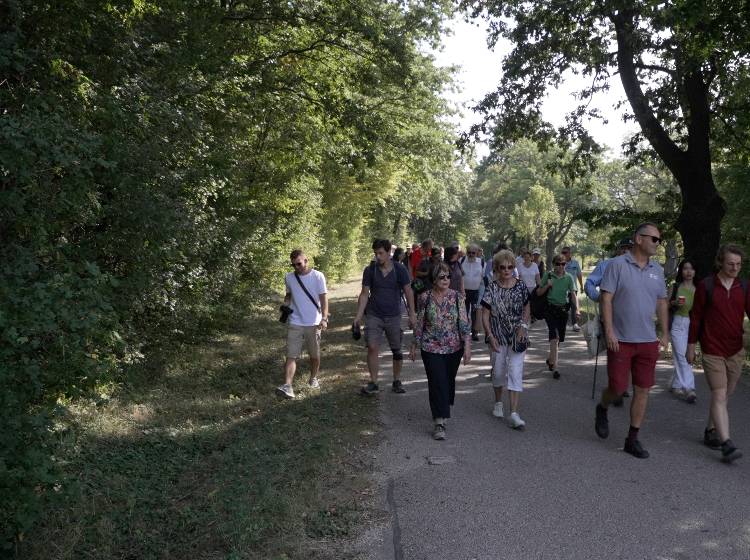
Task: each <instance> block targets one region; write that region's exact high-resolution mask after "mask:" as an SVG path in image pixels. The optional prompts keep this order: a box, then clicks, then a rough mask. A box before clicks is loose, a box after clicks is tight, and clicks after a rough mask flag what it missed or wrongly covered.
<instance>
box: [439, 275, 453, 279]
mask: <svg viewBox="0 0 750 560" xmlns="http://www.w3.org/2000/svg"><path fill="white" fill-rule="evenodd" d="M437 279H438V280H450V279H451V275H450V274H438V277H437Z"/></svg>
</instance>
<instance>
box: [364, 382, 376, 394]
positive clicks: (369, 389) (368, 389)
mask: <svg viewBox="0 0 750 560" xmlns="http://www.w3.org/2000/svg"><path fill="white" fill-rule="evenodd" d="M378 391H380V388H379V387H378V384H377V383H373V382H372V381H370V382H369V383H368V384H367V385H365V386H364V387H362V394H363V395H367V396H370V395H374V394H375V393H377V392H378Z"/></svg>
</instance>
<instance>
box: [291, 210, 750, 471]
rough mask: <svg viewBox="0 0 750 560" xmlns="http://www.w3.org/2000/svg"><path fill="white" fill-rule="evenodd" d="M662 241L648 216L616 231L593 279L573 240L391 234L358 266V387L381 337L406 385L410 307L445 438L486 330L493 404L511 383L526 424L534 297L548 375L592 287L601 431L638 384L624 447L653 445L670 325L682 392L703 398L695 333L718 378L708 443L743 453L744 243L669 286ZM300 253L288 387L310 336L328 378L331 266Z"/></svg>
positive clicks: (687, 269)
mask: <svg viewBox="0 0 750 560" xmlns="http://www.w3.org/2000/svg"><path fill="white" fill-rule="evenodd" d="M660 242H661V238H660V233H659V229H658V227H657V226H656V225H655V224H652V223H644V224H640V225H639V226H638V227H637V228H636V229H635V230H634V232H633V238H632V239H624V240H622V241H621V242H620V243H619V244H618V247H617V253H616V256H615V257H613V258H611V259H608V260H605V261H602V262H600V263H599V264H598V265H597V267H596V268H595V269H594V271H593V272H592V273H591V275H590V276H589V277H588V279H587V281H586V285H585V287H584V283H583V275H582V271H581V267H580V264H579V263H578V262H577V261H576V260H575V259H573V258H572V257H571V250H570V247H564V248H563V250H562V251H561V252H560V253H559V254H557V255H555V256H554V258H553V259H552V263H551V266H550V267H549V269H548V270H546V271H545V270H544V262H543V261H542V260H541V251H540V250H539V249H534V250H532V251H528V250H527V249H522V250H521V251H520V252H519V254H518V256H516V255H514V253H513V252H512V251H510V250H509V249H508V248H507V246H505V245H504V244H499V245H498V246H497V247H496V248H495V250H494V251H493V255H492V258H491V259H490V260H489V261H487V262H486V261H485V259H484V255H483V254H482V251H481V249H480V248H479V247H478V246H477V245H474V244H472V245H469V247H468V248H467V250H466V252H465V253H464V252H462V251H461V250H460V246H459V245H458V243H453V244H451V245H449V246H448V247H446V248H445V249H444V250H438V249H437V248H435V247H434V244H433V243H432V241H431V240H429V239H428V240H426V241H424V242H423V243H421V244H420V245H415V246H412V247H411V248H409V249H408V250H407V251H399V250H395V251H394V250H393V248H392V247H391V243H390V242H389V241H388V240H385V239H378V240H375V242H374V243H373V245H372V249H373V253H374V259H373V261H372V262H371V263H370V264H369V265H368V266H367V267H365V269H364V271H363V274H362V289H361V292H360V294H359V298H358V303H357V311H356V314H355V317H354V321H353V324H352V335H353V337H354V338H355V339H359V338H360V336H361V333H362V327H364V338H365V343H366V346H367V367H368V371H369V381H368V383H367V384H366V385H365V386H364V387H362V389H361V392H362V394H363V395H374V394H376V393H378V392H379V390H380V387H379V384H378V375H379V354H380V347H381V345H382V343H383V339H385V340H386V341H387V343H388V346H389V348H390V350H391V354H392V360H393V368H392V371H393V380H392V383H391V389H392V391H393V392H394V393H398V394H403V393H405V392H406V389H405V388H404V386H403V384H402V382H401V379H400V374H401V366H402V363H403V359H404V355H403V353H402V347H403V335H404V331H403V329H402V316H403V315H404V312H405V313H406V315H407V316H408V325H409V327H410V328H412V329H413V332H414V337H413V341H412V344H411V347H410V351H409V357H410V358H411V360H415V359H416V356H417V352H419V355H420V357H421V360H422V363H423V365H424V368H425V373H426V377H427V385H428V395H429V405H430V411H431V414H432V418H433V437H434V438H435V439H438V440H442V439H445V438H446V426H447V420H448V419H449V418H450V417H451V407H452V406H453V404H454V401H455V393H456V376H457V372H458V369H459V366H460V364H461V361H463V362H464V364H468V363H470V361H471V358H472V343H476V342H478V341H479V331H480V329H481V331H483V332H484V334H485V343H486V344H487V345H488V349H489V351H490V357H491V366H492V369H491V380H492V386H493V390H494V396H495V403H494V406H493V409H492V414H493V415H494V416H496V417H498V418H505V417H506V408H505V404H504V392H507V394H508V397H507V405H508V409H509V414H508V415H507V423H508V425H509V426H510V427H511V428H514V429H523V428H524V427H525V425H526V422H525V420H523V419H522V418H521V416H520V412H519V407H520V395H521V393H522V392H523V369H524V360H525V356H526V352H527V348H528V346H529V343H530V342H529V334H528V331H529V325H530V324H531V322H532V321H533V320H534V317H533V316H532V305H535V306H538V303H539V302H540V301H542V302H543V303H544V305H543V307H544V313H543V317H544V320H545V322H546V324H547V331H548V340H549V351H548V354H547V358H546V364H547V367H548V368H549V371H550V372H551V373H552V378H553V379H560V373H559V369H558V367H559V345H560V344H561V343H562V342H564V340H565V334H566V328H567V324H568V321H569V320H570V322H571V324H572V325H573V329H574V330H576V331H578V330H580V326H579V324H578V323H579V320H580V306H579V304H578V292H579V290H581V291H584V290H585V292H586V294H587V295H588V297H589V299H591V300H593V301H595V302H597V303H598V304H599V305H600V313H601V326H602V331H603V333H604V334H603V338H604V343H605V344H606V348H607V373H608V384H607V387H606V388H605V389H604V391H603V392H602V395H601V399H600V401H599V403H598V404H597V405H596V411H595V412H596V414H595V422H594V428H595V432H596V434H597V435H598V436H599V437H601V438H607V437H608V436H609V420H608V408H609V406H610V405H615V406H617V405H621V404H622V402H623V400H622V399H623V397H624V396H629V393H628V389H629V387H630V384H631V383H632V387H633V398H632V402H631V406H630V426H629V429H628V433H627V437H626V439H625V445H624V451H626V452H627V453H629V454H631V455H633V456H635V457H638V458H646V457H648V456H649V453H648V451H646V450H645V449H644V447H643V445H642V443H641V441H640V439H639V434H640V428H641V425H642V423H643V420H644V418H645V415H646V409H647V404H648V396H649V392H650V389H651V387H653V385H654V383H655V368H656V362H657V360H658V357H659V346H660V345H661V346H662V347H663V348H664V349H665V350H666V348H667V346H668V344H669V341H670V338H671V341H672V347H673V356H674V364H675V373H674V376H673V378H672V382H671V390H672V392H673V393H674V394H675V395H676V396H679V397H680V398H683V399H684V400H685V401H686V402H688V403H695V402H696V395H695V378H694V375H693V370H692V364H693V363H694V361H695V345H696V342H700V343H701V350H702V356H703V367H704V371H705V375H706V380H707V382H708V385H709V388H710V390H711V402H710V406H709V417H708V422H707V425H706V429H705V431H704V443H705V444H706V445H707V446H709V447H711V448H712V449H718V450H720V451H721V459H722V461H725V462H732V461H734V460H735V459H737V458H739V457H740V456H741V452H740V451H739V450H738V449H737V447H736V446H735V445H734V444H733V443H732V440H731V439H730V432H729V416H728V412H727V410H728V409H727V401H728V398H729V396H730V395H731V394H732V392H733V391H734V389H735V387H736V385H737V382H738V380H739V377H740V372H741V368H742V363H743V360H744V350H743V346H742V334H743V331H742V323H743V318H744V314H745V313H748V314H750V298H749V297H748V293H747V292H748V289H747V283H746V282H745V281H740V280H739V279H738V274H739V271H740V268H741V266H742V258H743V257H744V254H743V252H742V250H741V249H740V248H739V247H737V246H734V245H725V246H722V247H721V249H720V251H719V254H718V256H717V261H716V265H717V269H718V272H717V273H716V274H714V275H711V276H708V277H707V278H706V279H704V280H703V281H701V282H695V266H694V265H693V263H692V262H690V261H689V260H685V261H683V262H681V263H680V265H679V267H678V274H677V278H676V281H675V284H674V286H673V287H672V289H671V290H670V291H669V292H668V290H667V287H666V283H665V278H664V272H663V269H662V267H661V266H660V265H659V264H658V263H656V262H655V261H654V260H652V257H653V256H654V255H655V254H656V249H657V247H658V245H659V243H660ZM291 260H292V266H293V267H294V269H295V270H294V272H292V273H289V274H287V276H286V288H287V294H286V297H285V301H284V306H282V310H283V309H284V308H286V309H288V310H289V313H288V314H286V317H284V315H282V319H285V318H286V320H288V322H289V330H288V341H287V346H288V348H287V362H286V367H285V383H284V385H282V386H280V387H279V388H278V389H277V392H278V393H279V394H280V395H283V396H285V397H287V398H293V397H294V392H293V389H292V380H293V376H294V371H295V365H294V364H295V361H296V359H297V358H298V357H299V354H300V352H301V349H302V346H303V345H306V348H307V351H308V354H309V356H310V362H311V363H310V366H311V367H310V370H311V373H310V380H309V384H310V386H311V387H314V388H315V387H318V386H319V381H318V379H317V373H318V369H319V364H320V350H319V348H320V333H321V332H322V331H323V330H325V329H326V328H327V318H328V313H327V309H328V303H327V299H326V285H325V278H324V277H323V275H322V274H321V273H320V272H318V271H315V270H313V269H312V268H310V267H309V265H308V262H307V258H306V257H305V255H304V253H303V252H302V251H300V250H296V251H294V252H292V255H291ZM313 294H315V295H313ZM654 314H656V315H657V319H658V322H659V325H660V329H661V335H660V336H657V331H656V327H655V324H654V321H653V316H654ZM597 316H598V315H597ZM590 320H596V319H590Z"/></svg>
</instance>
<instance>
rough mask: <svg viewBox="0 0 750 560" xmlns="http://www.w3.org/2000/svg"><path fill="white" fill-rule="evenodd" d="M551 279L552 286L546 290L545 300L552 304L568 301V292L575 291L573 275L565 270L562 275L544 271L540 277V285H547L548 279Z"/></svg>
mask: <svg viewBox="0 0 750 560" xmlns="http://www.w3.org/2000/svg"><path fill="white" fill-rule="evenodd" d="M550 279H551V280H552V288H550V290H549V291H548V292H547V301H548V302H549V303H551V304H552V305H565V304H567V303H568V293H569V292H575V289H576V287H575V283H574V280H573V277H572V276H571V275H570V274H568V273H567V272H565V273H563V275H562V276H557V275H556V274H555V273H553V272H545V273H544V277H543V278H542V286H546V285H547V281H548V280H550Z"/></svg>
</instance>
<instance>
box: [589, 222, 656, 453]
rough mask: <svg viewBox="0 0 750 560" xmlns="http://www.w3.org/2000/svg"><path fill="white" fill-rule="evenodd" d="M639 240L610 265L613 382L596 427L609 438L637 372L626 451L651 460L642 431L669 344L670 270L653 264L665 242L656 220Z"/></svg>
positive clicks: (607, 290) (605, 285)
mask: <svg viewBox="0 0 750 560" xmlns="http://www.w3.org/2000/svg"><path fill="white" fill-rule="evenodd" d="M633 241H634V245H633V248H632V249H631V250H630V251H629V252H627V253H625V254H624V255H622V256H620V257H615V258H614V259H612V260H611V261H610V263H609V264H608V265H607V269H606V270H605V271H604V278H603V279H602V283H601V286H600V289H601V302H602V316H603V317H602V318H603V322H604V332H605V336H606V340H607V377H608V380H609V383H608V386H607V388H606V389H604V391H603V392H602V398H601V401H600V402H599V404H597V405H596V419H595V422H594V428H595V431H596V434H597V435H598V436H599V437H600V438H606V437H608V436H609V421H608V418H607V407H609V405H610V404H612V403H613V402H614V401H615V400H616V399H618V398H619V397H620V396H621V395H622V393H623V392H624V391H625V389H627V387H628V374H629V373H631V372H632V380H633V400H632V402H631V404H630V429H629V431H628V437H627V439H626V440H625V447H624V451H625V452H626V453H629V454H631V455H633V456H634V457H638V458H639V459H645V458H646V457H648V456H649V453H648V451H646V450H645V449H644V448H643V446H642V445H641V442H640V440H639V439H638V433H639V431H640V428H641V424H642V423H643V419H644V418H645V416H646V407H647V405H648V394H649V391H650V390H651V387H652V386H653V385H654V379H655V370H656V361H657V359H658V358H659V344H660V343H661V345H662V347H663V348H665V349H666V347H667V344H668V343H669V330H668V322H669V320H668V311H667V290H666V285H665V281H664V271H663V269H662V267H661V266H660V265H659V264H658V263H656V262H654V261H652V260H651V257H653V256H654V255H655V254H656V248H657V247H658V245H659V243H661V237H660V234H659V228H657V227H656V225H655V224H652V223H650V222H646V223H643V224H640V225H639V226H638V227H637V228H636V229H635V236H634V238H633ZM654 312H656V314H657V317H658V319H659V324H660V326H661V332H662V334H661V339H659V338H657V336H656V328H655V326H654V321H653V316H654Z"/></svg>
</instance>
